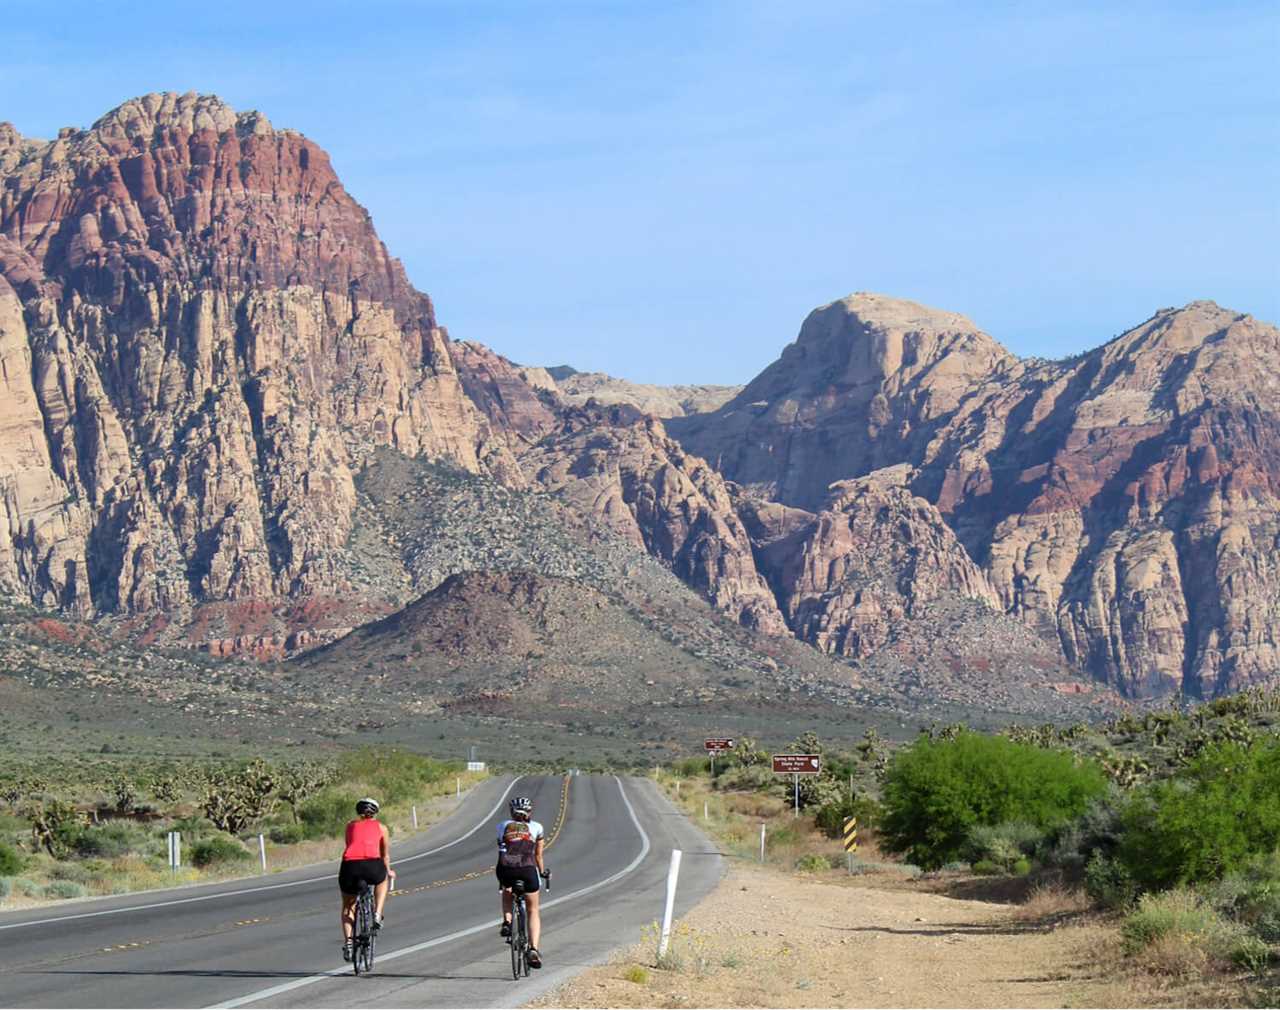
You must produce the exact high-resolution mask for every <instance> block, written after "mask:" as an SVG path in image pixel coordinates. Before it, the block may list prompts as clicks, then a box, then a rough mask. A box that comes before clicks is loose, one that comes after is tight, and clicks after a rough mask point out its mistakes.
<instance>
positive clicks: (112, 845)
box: [73, 821, 149, 859]
mask: <svg viewBox="0 0 1280 1010" xmlns="http://www.w3.org/2000/svg"><path fill="white" fill-rule="evenodd" d="M148 841H149V838H148V836H147V833H146V831H145V830H144V829H143V828H141V827H139V826H138V825H136V824H130V823H128V822H120V821H117V822H114V823H110V824H103V825H101V826H100V827H93V828H86V829H85V830H84V831H82V832H81V833H80V834H79V835H78V836H77V837H76V840H75V843H74V845H73V848H74V849H75V852H76V854H77V855H80V856H98V857H101V858H103V859H115V858H116V857H118V856H123V855H127V854H128V853H130V852H141V851H143V850H144V849H145V848H146V846H147V843H148Z"/></svg>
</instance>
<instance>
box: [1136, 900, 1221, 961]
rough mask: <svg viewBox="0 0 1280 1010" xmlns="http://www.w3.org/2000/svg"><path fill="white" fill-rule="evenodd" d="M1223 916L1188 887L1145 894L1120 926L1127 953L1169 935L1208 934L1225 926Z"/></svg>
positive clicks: (1138, 949)
mask: <svg viewBox="0 0 1280 1010" xmlns="http://www.w3.org/2000/svg"><path fill="white" fill-rule="evenodd" d="M1222 921H1223V920H1222V917H1221V916H1219V915H1218V913H1217V912H1215V911H1214V910H1213V908H1212V906H1210V905H1209V904H1207V903H1206V902H1205V901H1204V899H1203V898H1201V897H1200V895H1198V894H1196V892H1195V891H1193V890H1191V889H1190V888H1186V887H1179V888H1175V889H1174V890H1172V891H1164V892H1162V893H1160V894H1144V895H1143V896H1142V897H1141V898H1139V899H1138V905H1137V907H1136V908H1135V909H1134V910H1133V911H1132V912H1130V913H1129V914H1128V916H1127V917H1126V918H1125V920H1124V923H1123V924H1122V925H1121V927H1120V936H1121V938H1122V939H1123V940H1124V949H1125V952H1126V953H1129V954H1136V953H1137V952H1138V951H1140V950H1142V949H1143V948H1144V947H1149V946H1151V945H1152V944H1154V943H1156V942H1158V941H1160V940H1162V939H1164V938H1165V937H1166V936H1174V935H1183V936H1207V935H1209V934H1210V933H1213V932H1215V931H1217V930H1220V929H1221V927H1222Z"/></svg>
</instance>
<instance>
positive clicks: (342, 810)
mask: <svg viewBox="0 0 1280 1010" xmlns="http://www.w3.org/2000/svg"><path fill="white" fill-rule="evenodd" d="M355 815H356V808H355V801H354V800H352V799H351V797H350V796H349V795H348V794H347V793H346V792H341V791H338V790H336V789H326V790H324V791H323V792H321V793H320V795H319V796H313V797H312V798H311V799H309V800H307V801H306V802H305V803H303V804H301V805H300V806H299V807H298V817H299V818H300V819H301V822H302V830H303V832H304V834H305V837H307V838H333V837H335V836H338V835H341V834H342V833H343V831H345V830H346V827H347V822H348V821H350V820H351V819H352V818H354V817H355Z"/></svg>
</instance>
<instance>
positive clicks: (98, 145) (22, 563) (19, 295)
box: [0, 94, 520, 613]
mask: <svg viewBox="0 0 1280 1010" xmlns="http://www.w3.org/2000/svg"><path fill="white" fill-rule="evenodd" d="M0 277H3V278H4V280H3V281H0V285H2V286H0V353H3V355H4V358H5V362H6V367H5V370H4V382H5V383H6V395H5V398H4V405H3V406H2V407H0V412H2V413H3V418H2V419H0V424H2V425H3V428H4V432H3V437H2V438H0V454H3V456H2V457H0V458H2V459H3V462H2V463H0V486H2V487H3V494H4V500H5V510H4V513H3V521H4V522H5V524H6V531H5V532H6V535H5V536H4V537H3V538H2V539H0V581H2V582H3V583H4V584H5V586H6V588H8V589H9V590H10V591H17V592H21V593H22V594H24V595H26V596H28V597H30V598H31V599H32V600H34V601H36V602H38V603H42V604H58V605H61V606H64V607H71V608H75V609H78V610H80V611H82V612H86V613H91V612H96V613H107V612H121V611H124V612H134V611H144V610H148V609H164V610H175V609H176V610H178V611H182V610H183V609H189V608H190V607H191V606H193V605H195V604H197V603H200V602H202V601H209V600H227V599H247V598H265V597H275V596H287V595H299V594H307V593H310V592H315V591H320V590H324V591H326V592H329V591H333V589H334V587H335V586H337V587H340V586H341V585H342V583H343V578H344V573H343V572H342V570H341V564H340V552H339V550H338V549H339V548H340V547H341V546H342V544H343V543H344V542H345V540H346V538H347V536H348V534H349V533H350V530H351V525H352V511H353V507H354V504H355V495H354V492H353V486H352V480H353V473H354V472H355V470H356V469H358V467H359V466H360V463H361V461H362V459H364V458H365V457H366V456H367V454H368V453H369V451H370V450H371V449H372V448H373V447H375V446H379V445H389V446H393V447H395V448H397V449H399V450H400V451H402V452H404V453H407V454H410V455H417V454H427V455H431V456H435V457H441V458H445V459H448V460H451V461H453V462H454V463H456V464H457V465H459V466H462V467H464V468H466V469H469V470H472V471H479V470H482V469H484V470H488V471H490V472H492V473H495V474H499V475H502V476H503V477H504V479H509V480H513V481H518V480H519V479H520V475H519V470H518V468H517V466H516V464H515V462H514V458H513V457H512V455H511V453H510V450H509V448H508V440H507V436H506V433H505V432H503V433H500V434H499V435H495V433H494V432H493V430H492V428H491V426H490V424H489V422H488V421H487V419H486V418H485V417H484V416H483V415H482V414H481V413H480V411H479V410H477V409H476V407H475V405H474V404H473V402H472V400H471V399H470V398H469V397H468V396H467V395H466V392H465V390H464V388H463V384H462V382H461V381H460V379H459V376H458V372H457V369H456V367H455V364H454V360H453V356H452V349H451V346H450V343H449V341H448V339H447V337H446V335H445V334H444V333H443V332H442V330H441V329H440V328H439V327H438V326H437V324H436V320H435V316H434V311H433V309H432V306H431V303H430V301H429V299H428V298H427V297H426V296H425V295H422V294H420V293H419V292H417V291H415V290H414V289H413V288H412V287H411V286H410V285H409V283H408V281H407V279H406V278H405V275H404V271H403V269H402V268H401V266H400V264H399V263H398V261H396V260H394V259H392V258H391V257H390V256H389V255H388V254H387V251H386V249H385V248H384V247H383V245H382V243H381V242H380V241H379V240H378V238H377V235H376V234H375V233H374V230H373V226H372V223H371V222H370V220H369V215H368V214H367V213H366V212H365V211H364V209H363V208H362V207H360V206H359V204H357V203H356V202H355V201H354V200H353V199H352V198H351V197H350V196H349V195H348V194H347V192H346V191H345V190H344V189H343V187H342V185H341V183H340V182H339V181H338V179H337V177H336V176H335V174H334V172H333V169H332V167H331V165H330V164H329V159H328V157H327V156H326V155H325V154H324V152H323V151H322V150H321V149H320V148H318V147H317V146H316V145H315V144H313V143H312V142H311V141H309V140H307V139H306V138H304V137H302V136H299V135H298V134H295V133H292V132H289V131H277V130H274V129H273V128H272V127H271V125H270V124H269V123H268V122H267V120H266V119H265V118H264V117H262V116H261V115H259V114H257V113H244V114H237V113H236V112H235V111H234V110H232V109H230V108H229V107H228V106H226V105H225V104H224V103H222V102H221V101H219V100H218V99H216V98H212V97H206V96H196V95H191V94H189V95H182V96H177V95H172V94H163V95H148V96H145V97H143V98H140V99H136V100H134V101H131V102H127V103H125V104H124V105H122V106H120V107H119V108H118V109H115V110H114V111H112V112H111V113H109V114H108V115H106V116H104V117H103V118H102V119H101V120H99V121H98V122H97V123H95V124H94V125H93V127H92V128H90V129H87V130H78V131H77V130H64V131H62V133H61V134H60V135H59V137H58V138H57V139H56V140H53V141H47V142H42V141H33V140H27V139H24V138H22V137H20V136H18V135H17V134H16V132H15V131H14V130H13V129H12V128H11V127H8V126H7V125H6V126H5V127H3V128H0ZM11 365H12V367H10V366H11Z"/></svg>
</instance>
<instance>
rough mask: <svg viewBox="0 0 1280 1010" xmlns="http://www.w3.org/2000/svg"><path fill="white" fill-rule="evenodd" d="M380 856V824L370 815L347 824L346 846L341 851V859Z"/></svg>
mask: <svg viewBox="0 0 1280 1010" xmlns="http://www.w3.org/2000/svg"><path fill="white" fill-rule="evenodd" d="M381 858H382V824H381V823H380V822H379V821H376V820H374V819H373V818H372V817H370V818H369V819H368V820H365V819H364V818H363V817H362V818H360V820H358V821H352V822H351V823H349V824H348V825H347V848H346V851H344V852H343V853H342V860H343V862H346V861H347V860H348V859H381Z"/></svg>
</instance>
